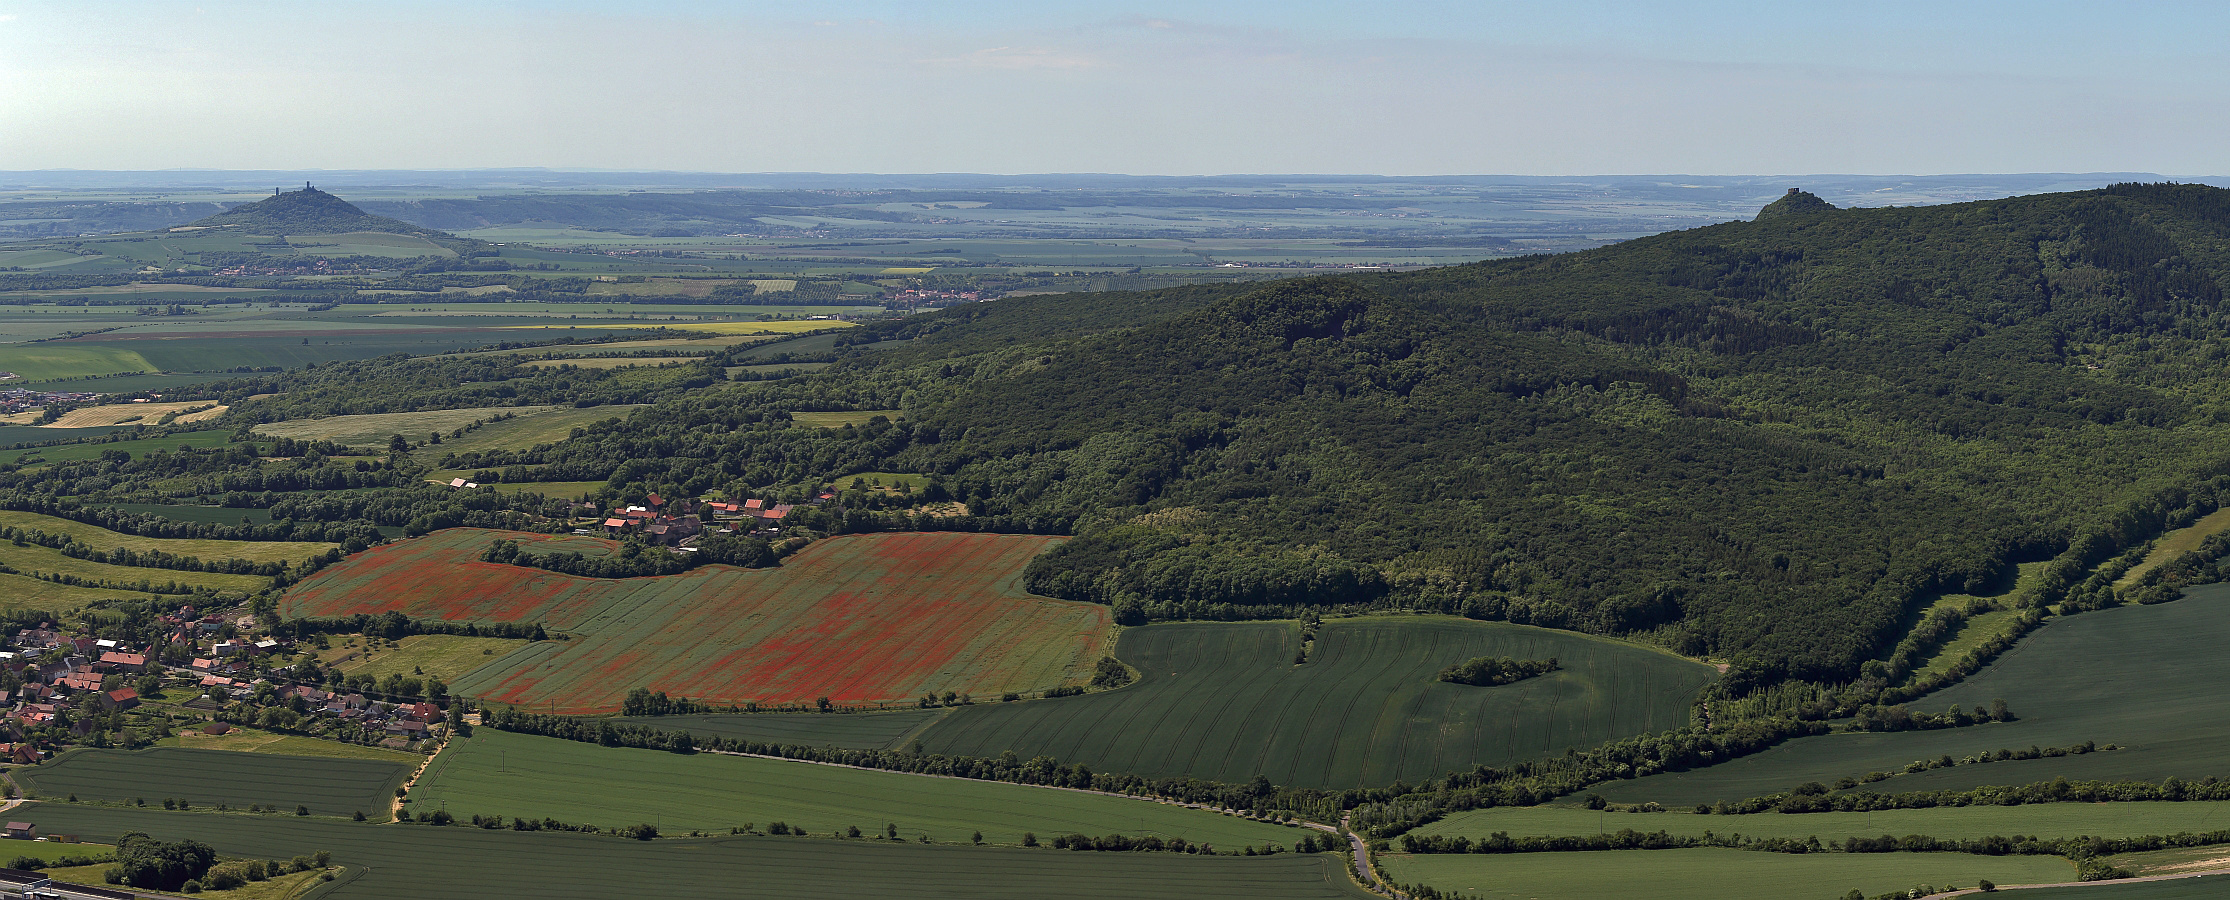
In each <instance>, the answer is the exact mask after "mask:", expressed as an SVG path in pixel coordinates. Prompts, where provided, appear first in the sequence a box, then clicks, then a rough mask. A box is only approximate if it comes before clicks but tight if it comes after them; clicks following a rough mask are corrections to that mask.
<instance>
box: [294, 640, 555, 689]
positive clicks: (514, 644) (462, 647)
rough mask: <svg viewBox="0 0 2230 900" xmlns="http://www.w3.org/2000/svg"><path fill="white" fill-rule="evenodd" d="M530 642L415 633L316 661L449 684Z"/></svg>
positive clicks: (365, 672)
mask: <svg viewBox="0 0 2230 900" xmlns="http://www.w3.org/2000/svg"><path fill="white" fill-rule="evenodd" d="M529 643H531V642H530V641H526V640H520V639H514V638H490V637H465V636H463V635H455V634H414V635H411V636H409V637H405V638H403V639H402V640H399V641H396V642H395V643H394V644H392V645H386V646H382V647H381V648H380V649H377V650H371V649H366V648H362V647H358V648H353V649H347V650H343V649H339V648H335V649H333V650H326V651H322V652H320V653H318V659H319V660H320V661H322V662H324V663H325V664H326V665H329V666H334V667H337V668H339V669H340V670H341V671H343V672H346V673H348V674H350V675H378V676H381V677H385V676H388V675H432V676H434V677H436V678H439V679H441V680H442V681H444V682H449V681H455V680H457V679H459V678H462V677H464V676H465V674H466V673H468V672H471V671H472V670H474V669H477V668H480V667H481V666H484V665H487V664H489V663H492V662H495V661H496V660H498V659H501V658H503V655H504V654H506V653H510V652H511V651H513V650H517V649H519V648H520V647H524V646H526V645H527V644H529Z"/></svg>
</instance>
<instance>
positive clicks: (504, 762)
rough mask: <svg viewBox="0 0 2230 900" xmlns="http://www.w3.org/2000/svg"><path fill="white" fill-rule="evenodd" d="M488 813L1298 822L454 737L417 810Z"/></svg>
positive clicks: (832, 822) (1016, 837)
mask: <svg viewBox="0 0 2230 900" xmlns="http://www.w3.org/2000/svg"><path fill="white" fill-rule="evenodd" d="M444 807H445V808H447V809H448V810H449V812H450V813H451V814H452V815H455V816H459V817H463V816H465V815H468V814H471V815H490V816H497V815H500V816H507V817H513V818H517V817H525V818H529V819H541V818H545V817H550V818H555V819H557V820H559V821H562V822H576V823H591V824H596V825H600V826H606V827H617V826H622V825H630V824H634V823H636V822H643V821H652V820H656V821H658V822H659V823H661V824H660V832H661V833H664V834H678V833H681V832H684V831H706V832H712V833H721V834H724V833H727V832H729V830H730V829H735V828H746V829H750V830H758V831H765V830H766V829H767V826H768V825H770V824H771V823H774V822H781V823H783V824H784V825H785V826H787V827H789V828H794V829H798V830H800V831H802V832H804V833H807V834H811V835H814V836H819V837H831V836H836V835H840V834H844V833H847V829H850V828H859V829H861V830H862V832H863V833H868V834H872V835H874V836H878V837H879V836H883V835H884V833H885V827H886V826H887V825H891V824H895V825H897V826H898V831H899V834H900V835H901V837H902V838H903V839H905V840H909V841H914V840H918V839H919V838H920V837H921V836H923V835H926V836H928V838H929V839H930V840H931V841H935V842H939V843H970V842H972V841H974V837H973V836H974V835H977V834H980V835H982V841H983V842H984V843H990V844H1008V845H1020V844H1021V843H1022V842H1023V835H1024V834H1025V833H1028V834H1034V835H1036V836H1038V837H1039V838H1041V839H1043V840H1046V841H1050V840H1052V839H1053V837H1054V836H1055V835H1063V834H1071V833H1086V834H1092V835H1100V834H1106V833H1109V832H1112V831H1120V832H1123V833H1126V834H1148V833H1151V834H1159V835H1162V836H1164V837H1165V838H1169V837H1182V838H1185V839H1187V840H1188V841H1190V842H1192V843H1195V844H1199V843H1206V844H1209V845H1212V846H1213V847H1214V848H1216V849H1218V850H1239V849H1241V848H1242V847H1244V846H1253V847H1264V846H1267V845H1270V844H1276V845H1279V846H1281V847H1288V848H1290V847H1291V846H1293V844H1294V842H1296V841H1298V840H1299V839H1300V838H1301V837H1303V836H1304V834H1309V833H1313V832H1303V831H1301V830H1299V829H1297V828H1295V827H1289V826H1282V825H1273V824H1270V823H1266V822H1258V821H1254V820H1250V819H1244V818H1238V817H1233V816H1225V815H1220V814H1217V813H1214V812H1209V811H1206V810H1198V809H1189V808H1186V807H1182V806H1176V805H1172V804H1162V803H1146V802H1141V801H1138V800H1131V799H1126V798H1120V797H1106V796H1101V795H1097V794H1088V793H1080V792H1076V791H1056V790H1046V789H1044V788H1037V787H1028V786H1023V785H1015V784H1002V783H999V782H990V781H972V780H967V779H959V778H924V777H920V776H917V775H906V774H899V773H893V772H873V771H862V770H858V769H848V768H842V767H837V766H826V765H816V764H812V763H805V762H793V761H788V760H776V759H759V758H753V757H743V756H730V755H724V754H713V753H695V754H676V753H668V752H662V751H658V750H638V749H630V748H624V747H621V748H612V747H599V746H597V745H594V744H586V743H579V742H575V741H567V740H561V739H558V738H550V737H538V736H534V735H524V734H513V733H510V732H505V731H498V730H495V729H492V728H481V729H477V730H475V731H474V732H473V735H472V736H471V737H470V738H460V739H456V740H453V741H452V742H451V744H450V746H449V748H448V749H447V750H446V751H444V752H443V753H442V755H441V756H440V757H439V758H437V759H436V760H434V762H433V764H432V765H431V766H429V767H428V768H427V770H426V773H425V774H424V775H423V776H421V777H420V778H419V780H418V782H417V784H416V785H415V786H413V787H412V788H411V792H410V803H409V808H410V810H411V811H412V812H413V814H415V815H419V816H423V815H426V814H428V813H430V812H432V811H433V810H435V809H437V808H444Z"/></svg>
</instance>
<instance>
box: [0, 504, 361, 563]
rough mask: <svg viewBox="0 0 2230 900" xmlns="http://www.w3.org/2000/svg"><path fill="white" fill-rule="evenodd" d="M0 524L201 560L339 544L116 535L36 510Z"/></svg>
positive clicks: (296, 553)
mask: <svg viewBox="0 0 2230 900" xmlns="http://www.w3.org/2000/svg"><path fill="white" fill-rule="evenodd" d="M0 525H13V526H15V527H17V528H23V529H30V530H38V531H43V532H46V533H48V534H66V535H69V536H71V537H73V538H76V539H77V542H78V543H80V544H84V545H86V546H88V547H91V548H93V549H95V550H114V549H116V548H119V547H129V548H131V549H132V550H135V551H147V550H160V551H162V552H164V553H173V554H177V555H179V556H191V557H195V558H198V559H202V560H212V559H245V560H248V561H249V562H294V561H297V560H304V559H308V558H310V557H312V556H316V555H318V554H321V553H324V552H326V551H328V550H331V549H333V548H335V547H338V546H340V545H338V544H327V543H316V542H311V541H223V540H214V539H204V538H151V537H139V536H137V535H129V534H118V533H116V532H114V531H110V530H108V529H106V528H102V527H100V526H97V525H87V524H85V523H83V522H73V521H71V520H69V519H60V518H55V517H54V516H42V515H39V514H38V513H30V512H17V511H14V510H0Z"/></svg>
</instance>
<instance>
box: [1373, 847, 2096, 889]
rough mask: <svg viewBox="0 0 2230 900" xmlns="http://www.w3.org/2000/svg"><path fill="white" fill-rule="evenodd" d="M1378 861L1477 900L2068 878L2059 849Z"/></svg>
mask: <svg viewBox="0 0 2230 900" xmlns="http://www.w3.org/2000/svg"><path fill="white" fill-rule="evenodd" d="M1379 868H1380V871H1382V872H1383V873H1385V875H1386V877H1388V878H1391V879H1393V880H1394V881H1397V882H1401V883H1404V884H1428V885H1431V886H1433V887H1435V888H1438V889H1440V890H1442V891H1446V892H1453V893H1456V894H1459V895H1460V896H1465V897H1478V898H1482V900H1598V898H1603V897H1649V898H1652V900H1789V898H1811V900H1832V898H1836V897H1841V896H1843V895H1844V893H1846V892H1848V891H1850V890H1853V889H1856V890H1859V891H1861V892H1864V893H1865V895H1866V896H1869V897H1872V896H1876V895H1880V894H1886V893H1888V892H1890V891H1897V890H1905V889H1909V888H1911V887H1913V886H1914V885H1916V884H1930V885H1935V886H1937V887H1943V886H1945V885H1957V886H1959V887H1974V886H1975V883H1976V882H1977V881H1980V880H1982V879H1989V880H1990V881H1993V882H1997V883H1999V884H2050V883H2053V882H2060V881H2072V880H2074V878H2075V866H2074V864H2072V863H2069V862H2068V861H2067V860H2065V859H2061V858H2059V857H2057V856H1976V855H1972V854H1966V853H1802V854H1796V853H1765V852H1761V851H1754V850H1725V849H1719V848H1704V849H1694V850H1603V851H1595V852H1577V853H1494V854H1484V853H1460V854H1458V853H1445V854H1416V855H1411V854H1406V853H1389V854H1386V855H1384V856H1382V857H1380V858H1379Z"/></svg>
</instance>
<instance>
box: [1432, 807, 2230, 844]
mask: <svg viewBox="0 0 2230 900" xmlns="http://www.w3.org/2000/svg"><path fill="white" fill-rule="evenodd" d="M1626 828H1631V829H1633V830H1635V831H1641V832H1653V831H1664V832H1669V833H1671V834H1675V835H1689V836H1701V835H1702V834H1703V833H1705V832H1712V833H1715V834H1740V835H1745V836H1748V837H1778V838H1796V839H1797V840H1803V839H1805V838H1808V837H1817V838H1819V839H1820V840H1822V841H1840V840H1844V839H1847V838H1853V837H1880V836H1882V835H1885V834H1892V835H1907V834H1925V835H1929V836H1932V837H1939V838H1946V839H1969V838H1981V837H1988V836H1990V835H2008V836H2010V835H2016V834H2027V835H2035V836H2038V837H2042V838H2069V837H2078V836H2082V835H2090V836H2094V837H2108V838H2117V837H2142V836H2144V835H2150V834H2175V833H2178V832H2184V831H2190V832H2201V831H2217V830H2221V829H2230V802H2198V803H2170V802H2159V803H2029V804H2023V805H2021V806H1958V807H1944V808H1939V809H1885V810H1878V811H1875V812H1824V813H1793V814H1792V813H1778V812H1768V813H1753V814H1750V815H1741V816H1700V815H1697V814H1695V813H1693V812H1690V811H1688V810H1672V811H1668V812H1656V813H1642V812H1624V811H1619V810H1593V809H1584V808H1579V807H1571V806H1531V807H1500V808H1496V809H1479V810H1472V811H1470V812H1461V813H1456V814H1455V815H1451V816H1449V817H1447V818H1445V819H1442V820H1440V821H1438V822H1434V823H1432V824H1429V825H1424V826H1420V827H1418V828H1417V829H1416V832H1415V833H1417V834H1419V835H1447V836H1449V837H1455V836H1458V835H1464V836H1468V837H1471V838H1473V839H1479V838H1484V837H1486V836H1488V835H1491V834H1493V833H1495V832H1497V831H1503V832H1508V833H1509V834H1511V835H1512V836H1515V837H1541V836H1547V837H1566V836H1584V835H1597V834H1610V833H1613V832H1617V831H1619V830H1621V829H1626Z"/></svg>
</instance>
